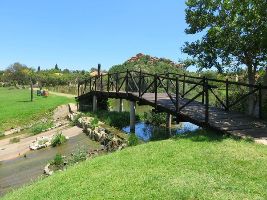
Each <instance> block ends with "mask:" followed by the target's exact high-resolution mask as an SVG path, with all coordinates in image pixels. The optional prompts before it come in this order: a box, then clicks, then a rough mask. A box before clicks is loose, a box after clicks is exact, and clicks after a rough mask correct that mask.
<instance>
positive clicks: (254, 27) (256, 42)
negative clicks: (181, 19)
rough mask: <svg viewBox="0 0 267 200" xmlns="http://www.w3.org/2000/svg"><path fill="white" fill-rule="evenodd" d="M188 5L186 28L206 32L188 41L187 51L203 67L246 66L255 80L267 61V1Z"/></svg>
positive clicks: (192, 0)
mask: <svg viewBox="0 0 267 200" xmlns="http://www.w3.org/2000/svg"><path fill="white" fill-rule="evenodd" d="M186 5H187V8H186V10H185V11H186V22H187V23H188V25H189V27H188V28H187V29H186V30H185V32H186V33H187V34H197V33H200V32H201V33H203V36H202V38H201V39H199V40H197V41H194V42H191V43H189V42H186V43H185V46H184V47H183V49H182V50H183V52H184V53H187V54H189V55H191V56H192V57H193V59H194V64H197V65H198V66H199V67H200V68H201V69H203V68H212V67H215V68H217V69H218V71H219V72H223V71H224V70H225V69H226V68H227V67H228V68H229V69H230V70H233V69H237V68H240V67H244V66H246V67H247V73H248V82H249V83H250V84H255V75H256V72H257V70H258V69H259V67H261V66H265V65H266V61H267V54H266V53H267V41H266V35H267V23H266V22H267V12H266V10H267V1H266V0H242V1H240V0H202V1H199V0H187V2H186ZM250 91H252V88H250ZM250 99H251V100H250V103H249V104H250V109H249V112H250V113H252V109H253V106H252V104H253V101H252V98H250Z"/></svg>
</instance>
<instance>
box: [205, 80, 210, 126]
mask: <svg viewBox="0 0 267 200" xmlns="http://www.w3.org/2000/svg"><path fill="white" fill-rule="evenodd" d="M205 96H206V104H205V123H206V124H207V125H208V123H209V85H208V80H207V78H205Z"/></svg>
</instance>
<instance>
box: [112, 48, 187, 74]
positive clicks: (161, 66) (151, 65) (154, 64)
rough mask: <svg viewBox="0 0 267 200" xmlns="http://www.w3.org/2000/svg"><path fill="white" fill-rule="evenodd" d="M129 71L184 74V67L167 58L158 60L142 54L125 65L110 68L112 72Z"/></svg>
mask: <svg viewBox="0 0 267 200" xmlns="http://www.w3.org/2000/svg"><path fill="white" fill-rule="evenodd" d="M127 69H129V70H140V69H141V70H142V71H145V72H150V73H165V72H167V71H168V72H182V71H184V65H183V64H181V63H175V62H173V61H171V60H169V59H166V58H157V57H152V56H150V55H144V54H142V53H139V54H137V55H136V56H133V57H131V58H130V59H128V60H127V61H125V62H124V63H123V64H120V65H115V66H113V67H111V68H110V70H109V71H110V72H117V71H126V70H127Z"/></svg>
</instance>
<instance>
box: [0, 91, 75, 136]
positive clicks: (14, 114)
mask: <svg viewBox="0 0 267 200" xmlns="http://www.w3.org/2000/svg"><path fill="white" fill-rule="evenodd" d="M29 100H30V91H29V90H27V89H24V90H17V89H12V90H8V89H7V88H0V131H1V130H3V129H9V128H11V127H16V126H18V125H23V124H27V123H28V122H29V120H34V119H36V118H38V117H40V116H42V115H44V114H45V113H47V112H49V111H50V110H52V109H54V108H56V107H57V106H58V105H62V104H66V103H69V102H73V101H74V100H72V99H70V98H66V97H59V96H55V95H50V96H49V97H48V98H44V97H37V96H36V95H34V102H30V101H29Z"/></svg>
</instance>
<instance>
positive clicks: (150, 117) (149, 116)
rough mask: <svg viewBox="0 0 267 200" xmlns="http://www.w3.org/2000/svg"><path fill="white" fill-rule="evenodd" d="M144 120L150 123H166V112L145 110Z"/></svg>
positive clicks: (157, 124) (158, 124)
mask: <svg viewBox="0 0 267 200" xmlns="http://www.w3.org/2000/svg"><path fill="white" fill-rule="evenodd" d="M144 120H145V122H146V123H148V124H152V125H155V126H160V125H162V124H165V123H166V113H155V112H153V111H149V112H145V113H144Z"/></svg>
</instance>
